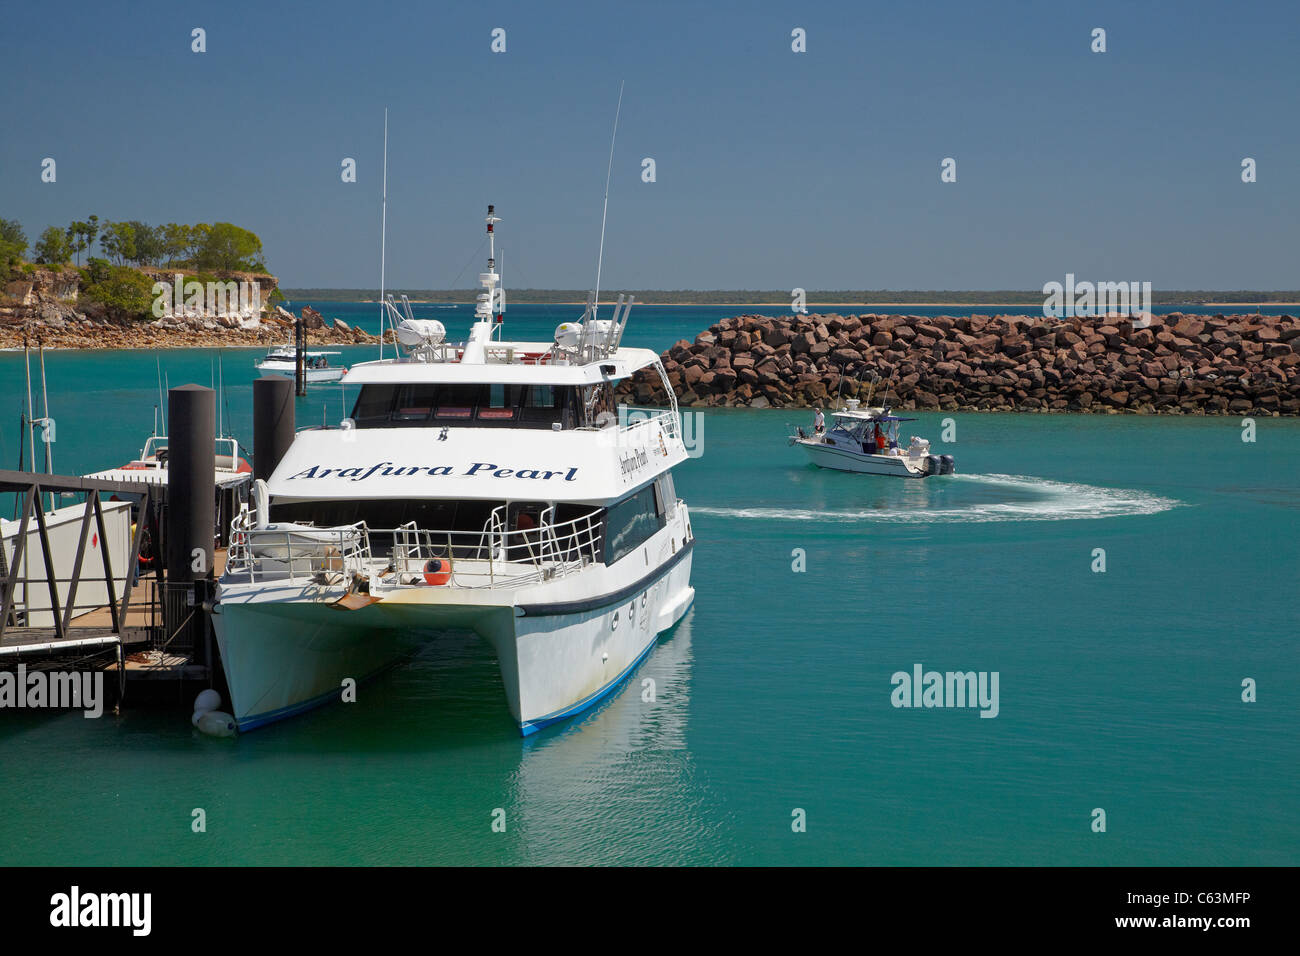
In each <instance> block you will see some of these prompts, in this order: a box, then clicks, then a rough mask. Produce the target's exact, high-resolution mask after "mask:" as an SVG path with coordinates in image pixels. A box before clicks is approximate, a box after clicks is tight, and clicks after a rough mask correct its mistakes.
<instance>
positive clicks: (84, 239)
mask: <svg viewBox="0 0 1300 956" xmlns="http://www.w3.org/2000/svg"><path fill="white" fill-rule="evenodd" d="M67 236H68V241H69V242H70V243H72V251H73V252H74V253H75V254H76V256H77V265H81V254H82V253H83V252H89V251H91V250H93V249H94V248H95V240H96V239H97V238H99V217H98V216H90V217H89V218H87V219H86V220H85V221H84V222H82V221H81V220H74V221H73V222H72V223H71V224H70V225H69V226H68V230H67Z"/></svg>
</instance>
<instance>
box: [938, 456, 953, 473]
mask: <svg viewBox="0 0 1300 956" xmlns="http://www.w3.org/2000/svg"><path fill="white" fill-rule="evenodd" d="M939 462H940V464H941V465H942V466H943V470H942V471H941V472H939V474H941V475H951V474H952V473H953V472H955V471H956V470H957V460H956V459H955V458H953V457H952V455H940V456H939Z"/></svg>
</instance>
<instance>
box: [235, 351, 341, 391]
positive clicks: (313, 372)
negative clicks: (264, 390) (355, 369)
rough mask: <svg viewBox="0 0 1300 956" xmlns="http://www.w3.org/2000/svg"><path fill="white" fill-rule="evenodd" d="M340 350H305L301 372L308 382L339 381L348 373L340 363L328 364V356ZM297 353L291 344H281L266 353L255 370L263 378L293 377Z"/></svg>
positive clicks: (338, 353) (295, 372)
mask: <svg viewBox="0 0 1300 956" xmlns="http://www.w3.org/2000/svg"><path fill="white" fill-rule="evenodd" d="M342 354H343V353H342V352H306V353H304V356H305V357H304V365H303V374H304V375H305V376H306V377H307V382H308V383H309V384H312V385H315V384H319V383H322V382H339V381H342V379H343V376H344V375H346V374H347V373H348V370H347V368H346V367H344V366H342V365H330V363H329V356H331V355H342ZM297 361H298V360H297V353H296V352H295V351H294V347H293V346H292V345H282V346H279V347H278V348H273V349H271V350H270V351H269V352H267V353H266V358H264V359H262V361H260V362H258V363H257V370H258V371H259V372H261V373H262V377H263V378H270V377H271V376H273V375H283V376H285V377H286V378H294V377H295V375H296V374H297Z"/></svg>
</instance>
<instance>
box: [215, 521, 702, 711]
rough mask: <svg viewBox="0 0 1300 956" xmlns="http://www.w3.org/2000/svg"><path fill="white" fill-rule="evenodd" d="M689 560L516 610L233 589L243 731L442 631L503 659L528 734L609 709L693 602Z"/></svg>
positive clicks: (323, 699)
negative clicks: (611, 696) (584, 594)
mask: <svg viewBox="0 0 1300 956" xmlns="http://www.w3.org/2000/svg"><path fill="white" fill-rule="evenodd" d="M678 540H680V538H679V539H678ZM637 555H638V556H639V555H640V551H639V550H638V552H637ZM691 557H692V556H691V546H690V545H687V546H685V547H682V548H679V549H678V551H677V553H676V554H675V555H673V557H672V559H671V560H669V561H667V562H665V563H663V564H661V565H660V566H659V567H658V569H657V570H656V571H654V572H652V573H651V574H650V575H647V576H644V577H641V578H640V579H639V580H637V581H633V582H631V584H630V585H625V586H624V587H621V588H619V589H618V590H617V591H612V592H610V591H605V592H604V593H602V594H599V595H596V596H594V597H591V598H579V599H576V600H563V601H547V602H536V603H529V601H528V598H527V595H526V594H525V596H524V600H521V601H519V602H518V603H482V602H481V598H480V599H479V601H478V602H476V603H470V601H471V600H472V598H471V597H470V596H468V595H466V596H465V597H464V598H463V599H464V600H465V602H466V603H454V602H456V601H457V600H458V599H459V598H458V595H457V594H456V593H455V592H454V591H451V590H448V589H438V591H437V592H436V594H429V593H428V592H426V594H423V595H421V594H418V592H417V596H419V597H425V596H429V597H436V598H437V600H434V601H431V602H421V601H415V600H410V601H399V600H391V599H390V600H384V601H380V602H378V603H375V604H371V605H369V606H368V607H364V608H361V609H360V610H340V609H337V608H334V607H332V606H330V601H329V600H321V599H320V594H319V591H320V589H319V588H316V587H313V586H312V585H305V586H304V585H303V584H302V583H301V582H298V583H296V584H294V585H286V586H284V587H283V588H281V589H279V590H277V589H275V588H273V587H272V588H268V587H267V586H265V585H258V586H255V587H254V586H248V587H243V586H228V585H223V587H222V594H221V597H220V603H219V604H218V605H217V613H216V614H214V615H213V625H214V629H215V631H216V636H217V643H218V646H219V648H220V651H221V658H222V664H223V665H224V667H225V672H226V680H227V683H228V685H229V687H230V694H231V698H232V712H233V714H234V716H235V719H236V721H237V723H238V726H239V729H240V730H252V729H253V728H255V727H260V726H263V725H265V724H268V723H271V722H272V721H275V720H279V719H282V718H284V717H289V716H291V715H293V714H296V713H300V712H302V711H305V710H308V709H311V708H313V707H316V706H320V705H322V704H326V703H330V702H331V701H336V700H339V699H340V697H341V692H342V690H343V687H344V681H345V680H347V679H349V678H350V679H352V680H354V681H356V682H357V683H360V682H361V681H363V680H364V679H365V678H367V677H369V676H371V675H373V674H375V673H377V672H379V671H381V670H383V669H384V668H386V667H388V666H390V665H392V664H394V663H396V662H398V661H400V660H401V659H403V658H404V657H406V656H407V655H409V654H410V653H411V652H412V651H414V650H415V649H417V648H418V647H419V646H420V645H422V644H424V643H427V642H428V641H430V640H436V639H437V638H438V636H439V634H440V633H443V632H446V631H449V630H452V629H458V630H459V629H468V630H473V631H474V632H476V633H477V634H479V636H480V637H482V638H484V639H485V640H487V641H488V642H489V643H490V644H491V645H492V647H493V648H494V650H495V651H496V654H497V659H498V662H499V664H500V667H501V675H502V679H503V682H504V685H505V692H506V698H507V704H508V706H509V710H510V713H511V715H512V716H513V717H514V719H515V721H516V722H517V723H518V725H519V729H520V731H521V733H523V734H525V735H527V734H531V733H534V732H536V731H538V730H540V729H542V728H543V727H545V726H547V725H548V724H551V723H554V722H555V721H558V720H563V719H564V718H566V717H570V716H573V715H574V714H577V713H579V712H581V711H582V710H585V709H586V708H588V707H590V706H592V705H593V704H595V703H596V702H597V701H599V700H600V699H601V698H602V697H604V696H605V695H606V694H608V693H609V692H610V691H612V690H613V689H614V688H615V687H617V686H618V685H619V684H620V683H621V682H622V680H623V679H624V678H625V677H627V676H628V674H629V673H630V672H631V670H632V669H633V668H634V667H635V666H636V665H637V664H638V663H640V661H641V660H642V659H643V658H644V657H645V656H646V655H647V654H648V653H649V651H650V649H651V648H652V647H653V645H654V641H655V638H656V636H657V635H659V634H660V633H662V632H663V631H665V630H667V629H669V628H671V627H673V626H674V625H675V624H676V623H677V622H678V621H680V620H681V618H682V616H683V615H684V614H685V613H686V611H687V610H688V609H689V608H690V605H691V602H692V600H693V598H694V594H695V592H694V589H693V588H691V586H690V574H691ZM620 563H623V562H620ZM637 563H640V562H637ZM642 570H644V568H642ZM606 580H607V581H608V576H606ZM558 586H559V585H556V584H552V585H550V586H549V587H550V588H551V589H552V590H555V589H556V588H557V587H558ZM606 586H608V584H607V585H606ZM547 587H548V586H547V585H539V586H538V588H537V589H535V590H536V591H538V592H541V591H544V590H545V589H546V588H547ZM432 590H433V589H430V592H432ZM569 590H571V588H569ZM331 600H332V598H331Z"/></svg>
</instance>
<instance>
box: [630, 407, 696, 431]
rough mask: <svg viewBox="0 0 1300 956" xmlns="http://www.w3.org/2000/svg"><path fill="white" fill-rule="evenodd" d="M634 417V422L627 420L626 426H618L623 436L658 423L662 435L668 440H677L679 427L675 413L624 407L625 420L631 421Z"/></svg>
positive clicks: (665, 410)
mask: <svg viewBox="0 0 1300 956" xmlns="http://www.w3.org/2000/svg"><path fill="white" fill-rule="evenodd" d="M634 415H635V416H636V417H635V419H634V420H628V421H627V423H626V424H624V425H621V426H620V428H619V430H620V431H621V432H622V433H623V434H625V435H626V434H630V433H631V432H633V431H635V430H636V429H638V428H645V427H646V426H648V425H651V424H653V423H655V422H659V423H660V425H662V426H663V430H664V434H665V435H667V436H668V437H669V438H678V437H679V436H680V431H681V426H680V424H679V423H678V421H677V413H676V412H674V411H671V410H669V409H664V408H633V407H631V406H624V417H625V419H632V416H634Z"/></svg>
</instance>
